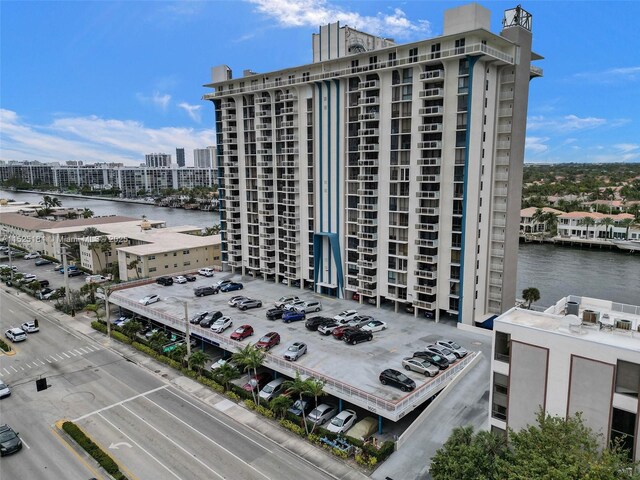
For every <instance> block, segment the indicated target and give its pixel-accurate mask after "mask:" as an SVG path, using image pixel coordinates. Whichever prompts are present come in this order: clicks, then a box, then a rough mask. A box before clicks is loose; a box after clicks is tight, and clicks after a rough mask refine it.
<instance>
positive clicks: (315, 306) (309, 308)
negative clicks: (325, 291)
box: [294, 300, 322, 314]
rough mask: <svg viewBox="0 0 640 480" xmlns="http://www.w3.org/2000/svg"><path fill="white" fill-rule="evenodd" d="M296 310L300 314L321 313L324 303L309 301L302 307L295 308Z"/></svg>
mask: <svg viewBox="0 0 640 480" xmlns="http://www.w3.org/2000/svg"><path fill="white" fill-rule="evenodd" d="M294 309H295V310H296V311H298V312H300V313H304V314H307V313H309V312H319V311H320V310H322V303H320V302H318V301H317V300H308V301H306V302H303V303H302V305H298V306H296V307H294Z"/></svg>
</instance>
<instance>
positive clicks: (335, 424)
mask: <svg viewBox="0 0 640 480" xmlns="http://www.w3.org/2000/svg"><path fill="white" fill-rule="evenodd" d="M357 419H358V416H357V415H356V412H354V411H353V410H348V409H347V410H343V411H341V412H340V413H339V414H338V415H336V416H335V417H333V418H332V419H331V423H329V426H327V430H329V431H330V432H332V433H344V432H346V431H347V430H349V429H350V428H351V427H352V426H353V424H354V423H355V421H356V420H357Z"/></svg>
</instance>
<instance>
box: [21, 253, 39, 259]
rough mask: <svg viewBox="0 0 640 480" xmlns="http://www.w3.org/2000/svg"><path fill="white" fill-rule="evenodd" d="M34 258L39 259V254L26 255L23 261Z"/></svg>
mask: <svg viewBox="0 0 640 480" xmlns="http://www.w3.org/2000/svg"><path fill="white" fill-rule="evenodd" d="M36 258H40V254H39V253H38V252H32V253H27V254H26V255H25V256H24V259H25V260H34V259H36Z"/></svg>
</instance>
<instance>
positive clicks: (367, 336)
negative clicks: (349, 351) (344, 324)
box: [342, 330, 373, 345]
mask: <svg viewBox="0 0 640 480" xmlns="http://www.w3.org/2000/svg"><path fill="white" fill-rule="evenodd" d="M342 339H343V340H344V341H345V343H350V344H351V345H355V344H356V343H360V342H364V341H367V342H370V341H371V340H373V333H371V332H369V331H367V330H354V331H353V332H349V333H347V334H345V335H343V337H342Z"/></svg>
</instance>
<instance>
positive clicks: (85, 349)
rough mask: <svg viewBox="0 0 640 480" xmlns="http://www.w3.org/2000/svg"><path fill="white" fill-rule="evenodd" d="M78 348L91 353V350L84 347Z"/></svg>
mask: <svg viewBox="0 0 640 480" xmlns="http://www.w3.org/2000/svg"><path fill="white" fill-rule="evenodd" d="M80 350H82V351H83V352H84V353H91V350H89V349H88V348H86V347H80ZM87 350H89V351H88V352H87Z"/></svg>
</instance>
